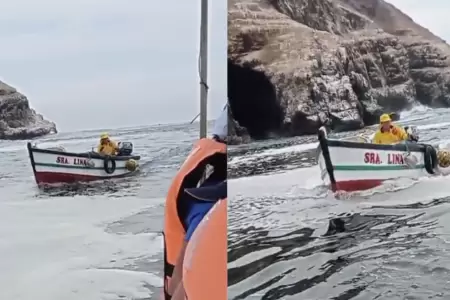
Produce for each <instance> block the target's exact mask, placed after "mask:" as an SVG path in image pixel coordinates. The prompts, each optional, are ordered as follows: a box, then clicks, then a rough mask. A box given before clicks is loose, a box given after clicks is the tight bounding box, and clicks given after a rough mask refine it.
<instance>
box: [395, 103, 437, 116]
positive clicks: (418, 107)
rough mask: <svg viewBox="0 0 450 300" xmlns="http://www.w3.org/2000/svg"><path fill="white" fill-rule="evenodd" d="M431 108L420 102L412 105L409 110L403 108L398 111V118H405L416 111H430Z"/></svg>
mask: <svg viewBox="0 0 450 300" xmlns="http://www.w3.org/2000/svg"><path fill="white" fill-rule="evenodd" d="M431 110H432V109H431V108H430V107H428V106H425V105H422V104H418V105H416V106H414V107H413V108H412V109H410V110H404V111H402V112H401V113H400V119H406V118H408V117H410V116H412V115H416V114H417V113H424V112H428V111H431Z"/></svg>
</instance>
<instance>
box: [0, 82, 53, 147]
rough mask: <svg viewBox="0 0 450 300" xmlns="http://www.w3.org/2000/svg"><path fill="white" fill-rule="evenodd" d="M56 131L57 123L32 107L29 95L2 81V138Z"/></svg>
mask: <svg viewBox="0 0 450 300" xmlns="http://www.w3.org/2000/svg"><path fill="white" fill-rule="evenodd" d="M56 132H57V131H56V125H55V123H53V122H50V121H47V120H44V118H43V117H42V116H41V115H40V114H37V113H36V111H34V110H33V109H31V108H30V105H29V103H28V99H27V97H25V96H24V95H22V94H21V93H19V92H17V90H16V89H15V88H13V87H11V86H9V85H7V84H5V83H3V82H1V81H0V139H29V138H34V137H38V136H42V135H46V134H49V133H56Z"/></svg>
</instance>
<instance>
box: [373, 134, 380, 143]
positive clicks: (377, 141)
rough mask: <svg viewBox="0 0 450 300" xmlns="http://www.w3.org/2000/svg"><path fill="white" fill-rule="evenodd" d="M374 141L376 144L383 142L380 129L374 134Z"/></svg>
mask: <svg viewBox="0 0 450 300" xmlns="http://www.w3.org/2000/svg"><path fill="white" fill-rule="evenodd" d="M372 143H374V144H381V141H380V132H379V131H377V132H376V133H375V135H374V136H373V139H372Z"/></svg>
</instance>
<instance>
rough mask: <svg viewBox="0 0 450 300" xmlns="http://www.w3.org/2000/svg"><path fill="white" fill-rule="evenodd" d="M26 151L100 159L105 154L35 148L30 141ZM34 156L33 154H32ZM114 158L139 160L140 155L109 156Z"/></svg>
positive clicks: (102, 158)
mask: <svg viewBox="0 0 450 300" xmlns="http://www.w3.org/2000/svg"><path fill="white" fill-rule="evenodd" d="M27 148H28V151H29V152H30V155H31V154H34V153H44V154H53V155H61V156H69V157H82V158H91V159H100V160H104V159H105V157H107V156H105V155H101V154H98V153H96V152H82V153H76V152H65V151H57V150H51V149H41V148H37V147H36V146H32V145H31V143H30V142H28V144H27ZM33 156H34V155H33ZM110 157H111V158H113V159H114V160H119V161H125V160H129V159H134V160H140V159H141V156H140V155H129V156H110Z"/></svg>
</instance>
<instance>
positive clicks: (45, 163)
mask: <svg viewBox="0 0 450 300" xmlns="http://www.w3.org/2000/svg"><path fill="white" fill-rule="evenodd" d="M27 147H28V154H29V157H30V162H31V166H32V168H33V172H34V177H35V179H36V182H37V183H38V184H45V183H50V184H51V183H73V182H80V181H94V180H104V179H110V178H118V177H125V176H129V175H132V174H134V173H136V172H137V171H138V170H139V167H138V168H137V169H136V170H134V171H129V170H128V169H127V168H126V167H125V164H126V162H127V161H128V160H130V159H133V160H135V161H137V162H138V161H139V160H140V156H114V157H110V158H109V159H108V162H107V163H105V159H106V158H105V157H104V156H101V155H99V154H97V153H95V152H89V153H71V152H65V151H63V150H56V149H40V148H37V147H36V146H32V145H31V144H30V143H28V145H27Z"/></svg>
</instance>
